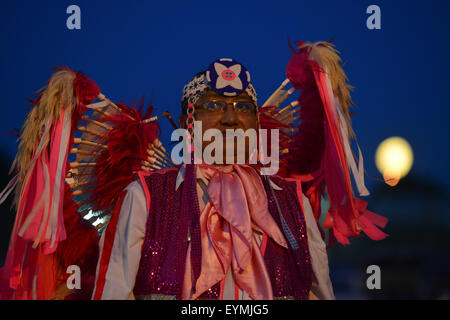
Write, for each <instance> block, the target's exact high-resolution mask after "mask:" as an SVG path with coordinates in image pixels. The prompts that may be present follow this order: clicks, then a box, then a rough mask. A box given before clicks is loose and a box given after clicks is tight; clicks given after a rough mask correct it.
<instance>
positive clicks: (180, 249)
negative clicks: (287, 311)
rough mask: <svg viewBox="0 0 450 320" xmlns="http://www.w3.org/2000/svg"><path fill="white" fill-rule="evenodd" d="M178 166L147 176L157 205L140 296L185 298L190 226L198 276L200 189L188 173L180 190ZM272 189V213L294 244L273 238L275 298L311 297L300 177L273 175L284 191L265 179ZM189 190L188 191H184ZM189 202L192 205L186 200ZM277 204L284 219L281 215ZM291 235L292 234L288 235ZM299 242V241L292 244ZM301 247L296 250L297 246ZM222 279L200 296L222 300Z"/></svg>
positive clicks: (268, 261) (267, 258)
mask: <svg viewBox="0 0 450 320" xmlns="http://www.w3.org/2000/svg"><path fill="white" fill-rule="evenodd" d="M177 175H178V167H173V168H171V169H166V170H163V171H161V172H155V173H152V174H151V175H149V176H147V177H146V178H145V181H144V183H145V184H146V185H147V188H148V190H149V193H150V198H151V204H150V211H149V216H148V220H147V226H146V234H145V239H144V244H143V247H142V256H141V261H140V265H139V271H138V274H137V277H136V284H135V287H134V294H135V296H136V297H139V296H141V297H150V296H165V297H167V296H173V297H174V298H176V299H180V297H181V289H182V281H183V278H184V272H185V262H186V254H187V248H188V230H189V234H190V235H191V237H190V238H191V242H192V243H191V253H192V254H191V264H192V267H193V272H194V275H195V273H197V276H198V273H199V272H200V270H197V272H196V266H197V269H198V268H199V266H200V261H201V250H200V238H199V225H198V216H199V214H200V212H199V208H198V198H197V188H196V187H193V188H191V189H190V190H189V191H188V190H187V189H189V187H188V184H189V183H187V177H186V176H185V182H184V183H183V184H182V185H181V187H180V188H178V190H177V191H175V183H176V178H177ZM261 179H262V182H263V184H264V188H265V190H266V193H267V199H268V203H269V212H270V214H271V215H272V217H273V218H274V220H275V222H276V223H277V224H278V226H279V228H280V230H286V225H287V227H288V228H289V230H290V234H289V235H286V233H285V235H286V238H287V239H288V237H290V238H291V239H290V241H289V242H290V245H289V248H288V249H286V248H283V247H281V246H279V245H278V244H277V243H275V242H274V241H273V240H272V239H270V238H268V241H267V246H266V250H265V253H264V262H265V265H266V268H267V271H268V273H269V275H270V280H271V284H272V289H273V295H274V297H275V298H282V297H293V298H294V299H299V300H300V299H302V300H303V299H308V297H309V291H310V288H311V278H312V269H311V258H310V254H309V249H308V239H307V234H306V223H305V218H304V215H303V212H302V209H301V206H300V203H299V201H298V197H297V192H296V184H295V182H288V181H286V180H284V179H282V178H280V177H276V176H275V177H271V179H272V180H273V182H274V183H275V184H276V185H278V186H280V187H281V188H282V189H283V190H282V191H276V190H274V191H273V192H274V195H275V196H276V201H275V199H274V197H273V194H272V191H271V189H270V186H269V183H268V182H267V181H266V179H264V178H261ZM183 192H184V195H183ZM183 203H187V205H183ZM277 204H278V206H279V207H280V211H281V213H282V215H283V219H284V222H285V223H284V228H283V223H282V221H281V220H282V219H281V218H280V215H279V210H278V208H277ZM288 240H289V239H288ZM292 243H294V245H292ZM293 247H294V248H295V249H294V248H293ZM219 291H220V287H219V283H218V284H217V285H216V286H214V287H213V288H211V289H210V290H208V291H207V292H206V293H204V294H203V295H202V296H201V297H200V298H207V299H217V298H218V297H219Z"/></svg>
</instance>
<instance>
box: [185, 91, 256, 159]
mask: <svg viewBox="0 0 450 320" xmlns="http://www.w3.org/2000/svg"><path fill="white" fill-rule="evenodd" d="M222 107H223V108H222ZM256 108H257V107H256V105H255V104H254V103H253V100H252V99H251V98H250V96H249V95H248V94H247V93H246V92H242V93H241V94H240V95H239V96H236V97H224V96H222V95H220V94H218V93H217V92H215V91H208V92H207V93H206V94H205V95H204V96H203V97H201V98H200V99H199V100H198V101H197V102H196V104H195V113H194V118H195V120H196V121H201V122H202V131H203V132H202V133H203V134H204V133H205V131H206V130H208V129H213V128H214V129H218V130H220V131H221V132H222V135H223V137H224V140H223V155H224V157H225V155H226V149H227V144H228V148H230V147H231V146H230V142H229V140H226V139H225V137H226V130H227V129H233V130H236V129H242V130H244V132H245V131H247V130H248V129H254V130H257V116H256ZM179 121H180V126H181V127H183V128H185V121H186V116H185V115H183V116H181V117H180V119H179ZM227 141H228V142H227ZM211 142H212V141H203V142H202V147H203V150H205V147H206V146H207V145H208V144H210V143H211ZM234 142H235V143H234V144H235V145H234V155H235V163H236V161H237V159H236V157H237V153H238V151H237V147H238V146H237V145H236V144H237V143H236V142H237V140H236V139H235V140H234ZM245 157H246V158H245V160H246V161H248V159H249V147H248V139H247V138H246V146H245Z"/></svg>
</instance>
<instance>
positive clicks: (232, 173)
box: [183, 165, 287, 300]
mask: <svg viewBox="0 0 450 320" xmlns="http://www.w3.org/2000/svg"><path fill="white" fill-rule="evenodd" d="M199 168H200V170H201V172H202V174H203V176H204V177H205V178H207V179H208V180H209V184H208V196H209V198H210V200H211V201H209V202H208V203H207V204H206V206H205V208H204V209H203V211H202V214H201V216H200V231H201V246H202V262H201V263H202V267H201V274H200V276H199V278H198V280H197V284H196V290H195V294H193V295H192V296H190V293H191V291H192V276H191V273H192V272H191V270H190V263H189V262H188V264H187V265H186V268H187V269H186V274H188V275H190V276H187V277H186V278H185V281H184V286H183V287H184V290H183V292H184V294H183V299H189V298H190V299H196V298H198V296H200V295H201V294H202V293H203V292H205V291H206V290H208V289H209V288H211V287H212V286H214V285H215V284H216V283H217V282H219V281H221V280H223V279H225V277H226V275H227V273H228V270H229V268H230V266H231V268H232V269H231V271H232V273H233V277H234V280H235V282H236V284H237V285H238V286H239V287H240V288H241V289H243V290H244V291H245V292H246V293H248V294H249V296H250V297H251V298H252V299H257V300H269V299H273V293H272V286H271V283H270V278H269V274H268V273H267V270H266V268H265V265H264V259H263V256H262V254H261V252H260V249H259V247H258V244H257V242H256V239H255V236H254V234H253V230H255V231H257V232H261V233H265V234H266V235H267V236H268V237H270V238H271V239H273V240H274V241H275V242H276V243H278V244H279V245H280V246H283V247H285V248H287V243H286V240H285V239H284V236H283V234H282V233H281V231H280V229H279V228H278V226H277V225H276V223H275V221H274V220H273V218H272V216H271V215H270V213H269V210H268V203H267V196H266V192H265V190H264V186H263V184H262V182H261V178H260V177H259V175H258V174H257V173H256V172H255V170H254V169H253V168H251V167H249V166H246V165H228V166H208V165H199ZM188 256H189V253H188ZM189 288H190V289H191V290H189Z"/></svg>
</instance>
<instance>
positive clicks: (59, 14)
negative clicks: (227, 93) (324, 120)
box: [0, 0, 450, 188]
mask: <svg viewBox="0 0 450 320" xmlns="http://www.w3.org/2000/svg"><path fill="white" fill-rule="evenodd" d="M71 4H77V5H78V6H80V8H81V15H82V16H81V27H82V29H81V30H68V29H67V28H66V19H67V17H68V14H66V8H67V7H68V6H69V5H71ZM371 4H376V5H378V6H380V8H381V14H382V15H381V19H382V25H381V26H382V29H381V30H376V31H370V30H368V29H367V28H366V19H367V17H368V15H367V14H366V8H367V7H368V6H369V5H371ZM449 18H450V1H448V0H428V1H411V0H410V1H404V0H401V1H400V0H389V1H375V0H371V1H355V0H343V1H337V0H323V1H316V2H314V1H301V0H296V1H280V0H278V1H270V2H269V1H266V2H265V1H254V2H251V1H221V2H218V1H178V2H175V1H137V0H128V1H79V0H71V1H48V0H47V1H11V0H3V1H1V2H0V41H1V47H0V48H1V53H0V70H1V72H0V98H1V100H0V101H1V110H2V112H3V114H2V116H1V117H0V128H1V129H2V131H8V130H12V129H14V128H20V126H21V125H22V122H23V120H24V118H25V115H26V109H27V108H28V107H29V105H28V103H27V102H26V101H25V100H24V99H25V98H31V97H32V96H33V92H35V91H36V90H37V89H39V88H40V87H42V86H43V85H44V84H45V83H46V81H47V79H48V78H49V76H50V75H51V73H52V71H51V68H52V67H59V66H70V67H71V68H73V69H76V70H81V71H83V72H85V73H86V74H87V75H88V76H89V77H91V78H92V79H94V80H95V81H96V82H97V83H98V84H99V85H100V87H101V88H102V92H103V93H104V94H105V95H107V96H108V97H110V98H112V99H113V100H124V101H125V102H131V101H132V100H133V99H136V98H140V97H142V96H145V97H147V100H148V101H149V99H150V97H151V95H152V93H153V94H154V104H155V106H156V107H158V108H159V112H161V111H164V110H166V109H168V110H170V111H171V112H172V114H173V115H175V116H177V115H178V113H179V101H180V95H181V89H182V87H183V85H184V84H185V82H187V81H188V80H189V79H190V78H191V77H192V76H193V75H194V74H195V73H196V72H198V71H201V70H204V69H205V68H206V67H207V66H208V65H209V63H210V62H211V61H213V60H215V59H217V58H222V57H229V58H234V59H236V60H238V61H240V62H241V63H243V64H244V65H245V66H246V67H247V69H249V71H250V73H251V74H252V79H253V81H252V82H253V84H254V86H255V88H256V90H257V92H258V94H259V100H260V102H263V101H265V99H267V98H268V96H269V95H270V94H271V93H272V92H273V90H274V89H276V88H277V86H278V85H279V84H280V83H281V81H282V80H284V78H285V77H284V71H285V65H286V63H287V61H288V59H289V57H290V50H289V47H288V42H287V41H288V39H290V40H292V41H295V40H302V41H303V40H310V41H318V40H329V39H330V38H334V43H335V44H336V45H337V48H338V49H339V50H340V51H341V52H342V57H343V59H344V61H346V67H345V68H346V71H347V73H348V76H349V79H350V82H351V84H352V85H354V86H355V87H356V88H355V91H354V94H353V98H354V101H355V103H356V104H357V109H354V111H355V112H357V113H358V114H357V115H356V116H354V117H353V121H354V128H355V131H356V133H357V136H358V139H359V143H360V145H361V148H362V150H363V153H364V155H365V163H366V167H367V170H368V173H369V175H371V176H373V177H379V174H378V172H377V170H376V168H375V165H374V161H373V159H374V154H375V149H376V147H377V145H378V144H379V143H380V142H381V141H382V140H384V139H385V138H387V137H389V136H394V135H395V136H397V135H398V136H402V137H404V138H406V139H407V140H408V141H409V142H410V143H411V145H412V147H413V150H414V154H415V163H414V167H413V173H414V174H417V175H419V176H422V177H429V178H430V179H434V180H435V181H438V182H440V183H443V184H444V185H445V186H446V187H447V188H450V173H449V170H448V167H447V166H448V164H447V162H448V160H450V157H449V150H448V137H449V131H450V129H449V125H448V122H449V121H448V119H449V115H450V112H449V109H448V108H449V103H448V85H449V81H448V76H449V74H450V63H449V61H448V59H449V57H450V44H449V36H448V31H449V29H450V19H449ZM159 112H158V113H159ZM163 123H164V126H163V129H164V128H166V129H169V126H168V125H167V124H166V122H165V121H163ZM0 149H1V150H2V151H3V152H4V153H6V155H7V156H8V157H9V158H10V159H11V160H12V159H13V157H14V154H15V152H16V142H15V139H14V138H13V137H11V136H9V135H1V136H0ZM368 184H369V186H370V185H371V183H370V182H369V183H368ZM0 187H1V188H2V186H0Z"/></svg>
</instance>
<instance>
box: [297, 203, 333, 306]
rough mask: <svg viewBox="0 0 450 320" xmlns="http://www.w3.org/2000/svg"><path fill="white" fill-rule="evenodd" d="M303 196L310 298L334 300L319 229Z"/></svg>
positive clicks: (323, 243) (324, 248)
mask: <svg viewBox="0 0 450 320" xmlns="http://www.w3.org/2000/svg"><path fill="white" fill-rule="evenodd" d="M302 196H303V209H304V213H305V222H306V230H307V234H308V247H309V252H310V255H311V264H312V269H313V283H312V287H311V293H312V297H311V298H316V299H320V300H334V299H336V298H335V296H334V292H333V286H332V284H331V279H330V270H329V267H328V255H327V249H326V245H325V242H324V241H323V239H322V235H321V234H320V231H319V228H318V226H317V223H316V219H315V218H314V214H313V211H312V208H311V204H310V203H309V200H308V198H307V197H306V196H305V195H304V194H302Z"/></svg>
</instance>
